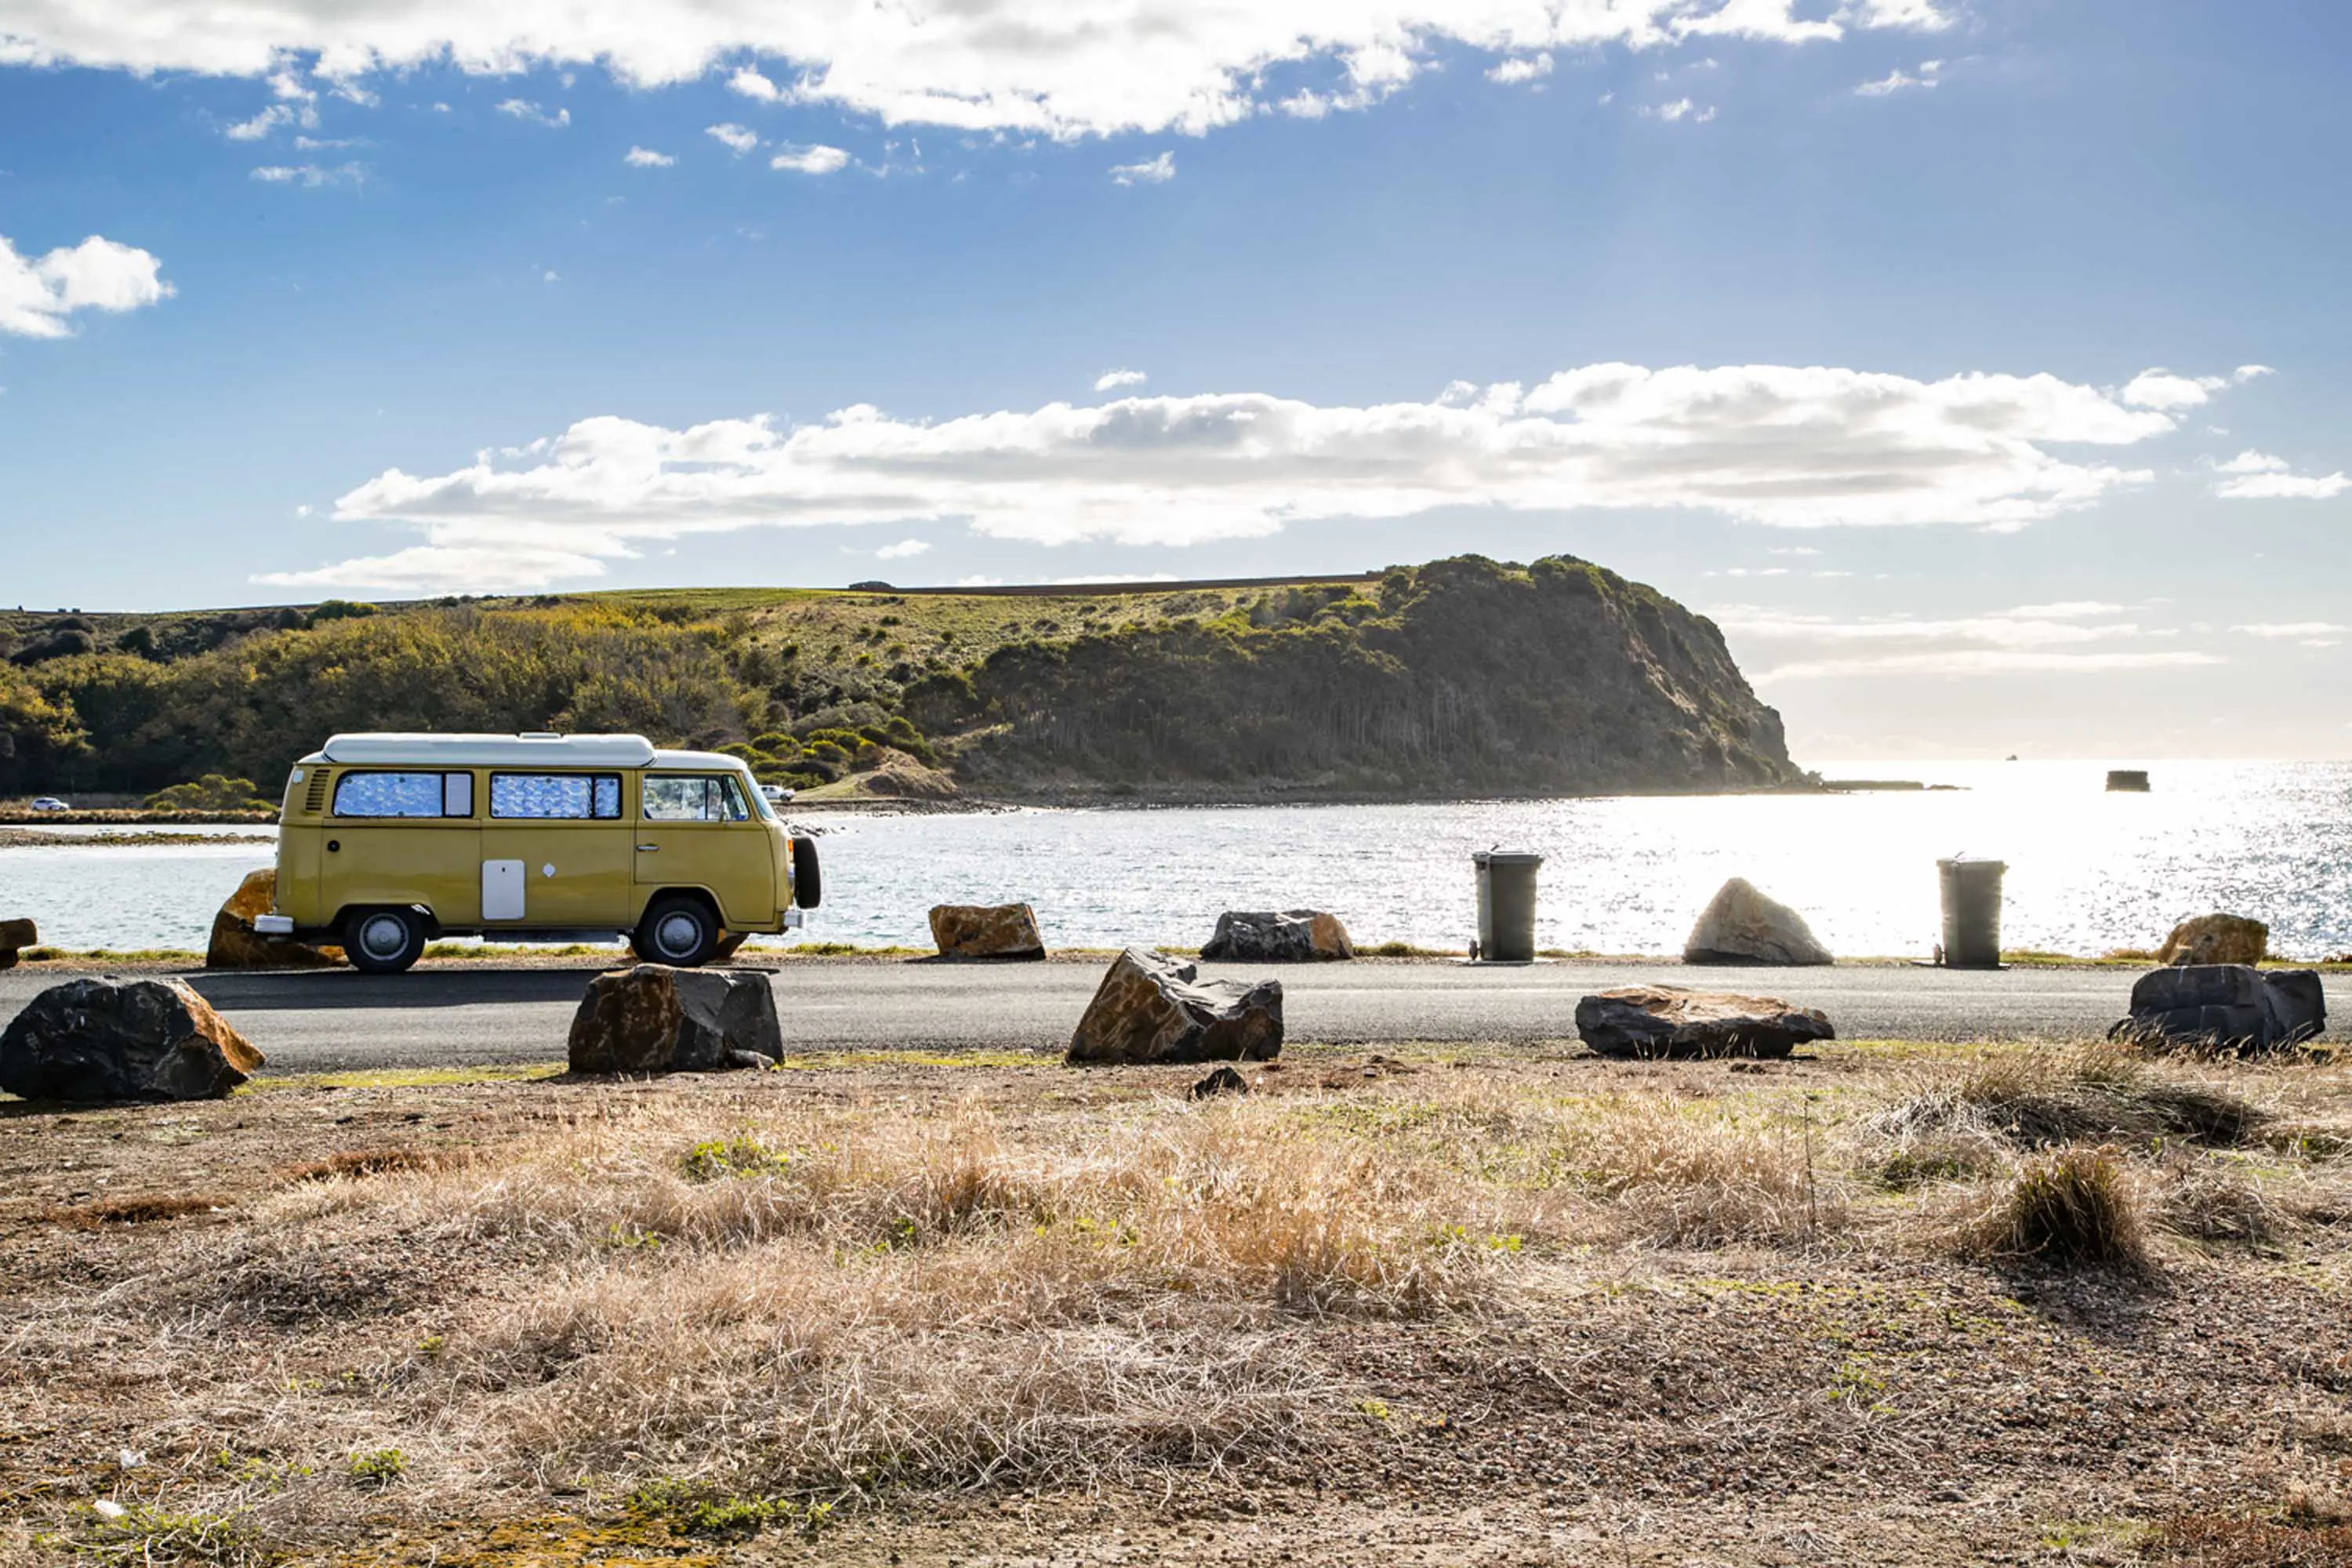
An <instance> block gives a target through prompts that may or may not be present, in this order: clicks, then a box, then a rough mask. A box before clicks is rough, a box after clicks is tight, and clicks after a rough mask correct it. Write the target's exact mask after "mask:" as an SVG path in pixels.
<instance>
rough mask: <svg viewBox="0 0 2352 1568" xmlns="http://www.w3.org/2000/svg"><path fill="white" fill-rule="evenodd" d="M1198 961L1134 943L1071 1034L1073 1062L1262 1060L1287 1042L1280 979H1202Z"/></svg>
mask: <svg viewBox="0 0 2352 1568" xmlns="http://www.w3.org/2000/svg"><path fill="white" fill-rule="evenodd" d="M1200 973H1201V972H1200V969H1199V966H1198V965H1195V964H1191V963H1184V962H1182V961H1181V960H1179V959H1173V958H1170V957H1167V956H1166V955H1165V954H1162V953H1157V952H1147V951H1146V950H1144V949H1142V948H1139V947H1130V948H1129V949H1128V950H1127V951H1126V952H1122V953H1120V954H1119V955H1118V958H1117V959H1116V960H1114V961H1113V962H1112V963H1111V966H1110V971H1109V973H1107V974H1105V975H1104V976H1103V982H1102V984H1101V986H1100V987H1099V988H1097V990H1096V992H1095V997H1094V1000H1093V1001H1092V1002H1089V1003H1087V1011H1086V1016H1084V1017H1082V1018H1080V1019H1079V1020H1078V1027H1077V1031H1076V1033H1075V1034H1074V1035H1072V1036H1071V1037H1070V1054H1069V1059H1070V1060H1071V1061H1074V1062H1129V1063H1133V1062H1210V1061H1264V1060H1265V1059H1266V1058H1270V1057H1273V1056H1275V1055H1276V1054H1277V1053H1279V1052H1280V1051H1281V1049H1282V982H1281V981H1279V980H1261V981H1259V982H1258V983H1257V984H1255V985H1251V984H1244V983H1243V982H1241V981H1238V980H1202V979H1201V978H1200Z"/></svg>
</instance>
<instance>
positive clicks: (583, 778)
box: [482, 768, 635, 931]
mask: <svg viewBox="0 0 2352 1568" xmlns="http://www.w3.org/2000/svg"><path fill="white" fill-rule="evenodd" d="M621 786H622V776H621V774H620V773H569V772H560V771H553V770H530V771H526V770H523V769H520V768H511V769H510V768H493V769H491V770H490V773H489V801H488V808H489V815H488V819H487V820H486V821H485V822H484V824H483V826H482V923H483V924H484V925H485V926H487V927H491V928H496V927H498V926H501V925H504V926H513V927H517V928H520V929H525V930H529V929H534V928H535V929H539V930H547V931H563V930H573V931H578V930H593V931H620V930H622V929H623V928H625V927H626V926H627V925H628V924H629V923H630V921H632V920H633V919H634V918H635V910H633V909H632V907H631V905H632V900H631V897H630V893H631V889H630V887H629V856H630V853H631V851H630V845H631V838H630V833H631V829H630V826H629V822H628V817H627V803H626V802H625V799H624V798H623V790H622V787H621Z"/></svg>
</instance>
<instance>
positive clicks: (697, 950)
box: [629, 895, 719, 969]
mask: <svg viewBox="0 0 2352 1568" xmlns="http://www.w3.org/2000/svg"><path fill="white" fill-rule="evenodd" d="M629 945H630V946H631V947H633V948H635V949H636V951H637V956H638V957H639V958H642V959H644V960H645V961H646V963H668V964H675V965H676V966H677V967H678V968H680V969H696V968H699V967H700V966H701V965H703V964H706V963H709V962H710V958H711V955H712V954H713V953H714V952H718V950H719V919H718V917H717V916H716V915H713V914H712V913H711V912H710V907H709V905H707V904H705V903H704V902H703V901H702V900H699V899H689V898H682V897H678V896H676V895H673V896H671V897H669V898H667V899H656V900H654V901H653V903H652V904H651V905H650V906H649V907H648V908H647V909H646V918H645V919H644V920H642V921H638V922H637V930H636V934H635V936H633V937H631V938H630V939H629Z"/></svg>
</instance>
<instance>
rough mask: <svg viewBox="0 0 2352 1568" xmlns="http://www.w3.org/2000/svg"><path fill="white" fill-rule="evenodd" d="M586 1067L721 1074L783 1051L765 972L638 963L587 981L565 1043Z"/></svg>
mask: <svg viewBox="0 0 2352 1568" xmlns="http://www.w3.org/2000/svg"><path fill="white" fill-rule="evenodd" d="M567 1054H568V1056H569V1057H570V1059H571V1065H572V1071H573V1072H581V1073H664V1072H717V1071H719V1070H722V1069H724V1068H731V1067H757V1066H760V1065H762V1064H764V1063H769V1062H773V1061H776V1060H779V1059H781V1058H782V1056H783V1054H784V1043H783V1030H782V1026H780V1025H779V1024H778V1022H777V1018H776V994H775V993H774V992H773V991H772V990H770V989H769V986H768V977H767V976H766V975H765V974H759V973H747V972H744V971H740V970H739V971H735V972H732V973H729V972H725V971H713V970H708V969H672V968H670V967H669V966H668V965H667V964H662V963H640V964H638V965H637V966H636V967H635V968H634V969H619V970H614V971H612V972H610V973H604V974H599V975H598V976H596V978H595V979H593V980H592V981H590V982H589V983H588V994H587V995H585V996H583V997H582V998H581V1001H580V1010H579V1011H578V1012H577V1013H575V1014H573V1015H572V1035H571V1038H570V1040H569V1041H568V1043H567Z"/></svg>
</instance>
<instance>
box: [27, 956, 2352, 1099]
mask: <svg viewBox="0 0 2352 1568" xmlns="http://www.w3.org/2000/svg"><path fill="white" fill-rule="evenodd" d="M1202 972H1203V973H1204V974H1209V975H1215V974H1219V973H1226V974H1233V975H1241V974H1245V973H1247V974H1256V973H1264V972H1263V971H1252V970H1244V969H1237V968H1236V969H1221V968H1220V967H1219V966H1217V965H1214V964H1207V965H1203V966H1202ZM2136 973H2137V972H2135V971H2132V970H2128V969H2012V970H2007V971H2002V972H1999V973H1972V972H1964V971H1948V970H1933V969H1913V968H1890V967H1882V966H1870V967H1863V966H1855V967H1839V968H1834V969H1811V970H1779V971H1763V970H1719V969H1718V970H1692V969H1685V968H1684V967H1682V966H1681V965H1679V964H1675V963H1654V964H1616V963H1543V964H1536V965H1532V966H1529V967H1528V968H1524V969H1501V968H1497V969H1470V968H1466V967H1464V966H1461V965H1457V964H1451V963H1355V964H1331V965H1318V966H1313V967H1304V968H1297V969H1292V970H1289V971H1288V972H1286V973H1284V974H1283V975H1282V982H1283V989H1284V998H1285V1005H1284V1014H1285V1022H1286V1025H1287V1031H1288V1036H1289V1038H1290V1039H1292V1040H1293V1041H1296V1042H1300V1043H1322V1044H1337V1045H1370V1046H1376V1045H1382V1044H1391V1043H1402V1042H1404V1041H1408V1040H1465V1041H1466V1040H1496V1041H1505V1042H1515V1043H1528V1044H1532V1043H1536V1042H1539V1041H1560V1040H1567V1039H1571V1038H1573V1037H1574V1036H1575V1033H1576V1029H1575V1025H1574V1023H1573V1021H1572V1016H1573V1014H1574V1012H1575V1009H1576V999H1577V998H1578V997H1579V996H1581V995H1583V994H1586V993H1587V992H1591V991H1598V990H1601V989H1604V988H1606V987H1609V986H1612V985H1624V984H1633V983H1635V982H1639V981H1658V982H1664V983H1665V984H1682V985H1696V986H1702V987H1708V988H1714V989H1722V990H1748V991H1760V992H1763V993H1765V994H1770V995H1775V996H1780V997H1783V998H1786V999H1787V1000H1789V1001H1790V1002H1794V1003H1796V1004H1798V1005H1801V1006H1811V1007H1820V1008H1822V1010H1823V1011H1825V1012H1826V1013H1828V1014H1829V1016H1830V1018H1831V1021H1832V1023H1834V1024H1835V1025H1836V1026H1837V1029H1838V1033H1839V1034H1840V1035H1841V1036H1842V1037H1845V1038H1847V1039H1871V1038H1905V1039H1938V1040H1967V1039H1979V1038H1987V1037H2029V1036H2042V1037H2054V1036H2068V1035H2084V1034H2092V1033H2096V1032H2099V1031H2103V1030H2105V1028H2106V1026H2108V1025H2110V1024H2112V1023H2113V1022H2115V1020H2116V1019H2117V1018H2119V1017H2121V1016H2123V1014H2124V1011H2125V1004H2126V998H2127V997H2128V995H2129V994H2130V992H2131V984H2132V981H2133V979H2134V978H2135V977H2136ZM1099 977H1100V970H1099V968H1098V967H1097V965H1095V964H1092V963H1029V964H1012V965H987V964H942V963H833V962H827V961H824V960H797V961H793V962H792V963H786V964H783V965H782V966H780V967H779V968H778V969H777V971H776V973H775V974H774V976H773V981H772V984H774V985H775V987H776V1004H777V1011H778V1014H779V1016H781V1017H782V1023H783V1032H784V1040H785V1043H786V1045H787V1047H790V1048H791V1049H793V1050H795V1051H824V1050H920V1049H943V1048H950V1049H951V1048H964V1049H969V1048H973V1047H986V1048H997V1049H1024V1050H1039V1051H1045V1050H1059V1049H1060V1048H1061V1047H1063V1046H1064V1045H1066V1043H1067V1042H1068V1040H1069V1037H1070V1029H1071V1026H1073V1025H1075V1024H1076V1022H1077V1018H1078V1015H1079V1014H1080V1013H1081V1012H1083V1011H1084V1010H1085V1008H1086V1005H1087V998H1088V997H1089V996H1091V995H1092V994H1094V989H1095V984H1096V982H1097V980H1098V979H1099ZM188 978H189V979H190V980H191V981H192V982H193V983H194V985H195V986H196V988H197V989H198V990H199V991H201V992H203V993H204V994H205V998H206V999H207V1000H208V1001H210V1002H211V1003H212V1004H213V1005H214V1006H215V1007H217V1008H219V1009H220V1011H221V1012H222V1013H223V1014H224V1015H225V1016H227V1018H228V1019H229V1021H230V1022H231V1023H233V1024H235V1025H236V1027H237V1028H238V1029H239V1030H241V1031H243V1032H244V1034H245V1035H246V1037H247V1038H249V1039H251V1040H252V1041H253V1043H254V1044H255V1045H257V1046H259V1047H261V1049H262V1050H263V1051H264V1052H265V1053H266V1054H267V1055H268V1058H269V1065H270V1069H271V1070H272V1071H275V1072H320V1071H341V1070H351V1069H353V1068H416V1067H453V1066H463V1065H475V1064H485V1063H499V1062H533V1061H548V1060H552V1059H555V1058H561V1057H562V1055H563V1042H564V1034H565V1030H566V1028H567V1026H569V1025H570V1022H571V1018H572V1010H573V1009H574V1008H575V1007H576V1006H577V1005H579V1001H580V997H581V994H582V992H583V990H584V988H585V987H586V984H587V981H588V973H587V972H586V971H583V970H580V969H508V968H498V967H492V966H489V965H480V966H476V965H473V964H467V965H463V966H458V965H451V966H448V967H446V968H432V969H420V970H416V971H415V972H412V973H407V974H401V975H393V976H374V975H365V974H360V973H354V972H352V971H350V970H322V971H316V972H312V973H291V974H276V973H272V974H242V973H218V974H194V975H190V976H189V977H188ZM47 984H55V980H54V978H53V977H46V976H44V977H36V976H34V975H31V974H27V973H23V972H17V973H0V1023H5V1020H6V1019H9V1018H12V1017H14V1016H16V1012H17V1010H18V1009H19V1008H21V1007H22V1006H23V1005H25V1003H26V1000H27V999H28V998H29V997H30V996H31V995H32V994H34V993H35V992H36V991H37V990H39V989H41V988H42V987H43V986H45V985H47ZM2326 988H2327V1005H2328V1016H2329V1020H2330V1025H2331V1027H2330V1029H2329V1031H2328V1034H2329V1037H2331V1038H2334V1039H2343V1038H2346V1037H2347V1027H2346V1026H2347V1023H2352V975H2341V974H2331V975H2329V976H2327V979H2326Z"/></svg>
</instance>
